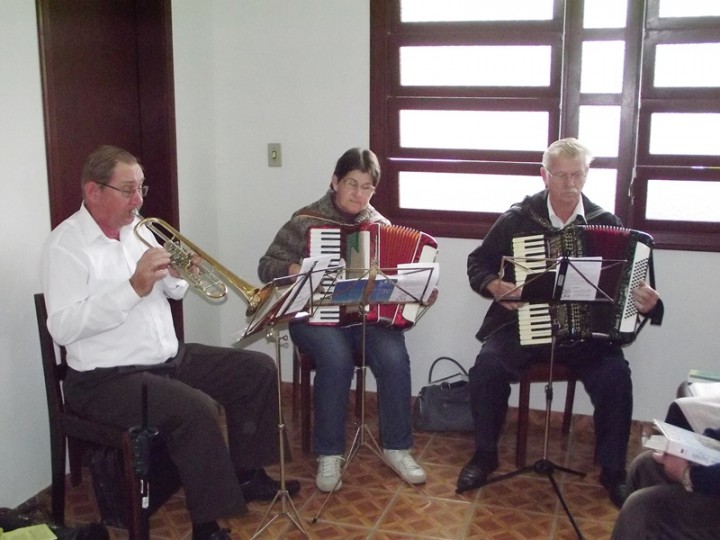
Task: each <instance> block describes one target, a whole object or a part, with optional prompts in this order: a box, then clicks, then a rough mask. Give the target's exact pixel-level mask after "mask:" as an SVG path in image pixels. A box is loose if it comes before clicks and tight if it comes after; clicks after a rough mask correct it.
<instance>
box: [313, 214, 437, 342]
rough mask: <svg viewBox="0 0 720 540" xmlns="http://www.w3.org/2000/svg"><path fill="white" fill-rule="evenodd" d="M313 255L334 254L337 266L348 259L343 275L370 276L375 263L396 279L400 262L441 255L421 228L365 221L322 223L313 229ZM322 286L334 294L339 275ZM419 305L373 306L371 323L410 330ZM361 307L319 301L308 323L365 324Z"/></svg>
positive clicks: (429, 260)
mask: <svg viewBox="0 0 720 540" xmlns="http://www.w3.org/2000/svg"><path fill="white" fill-rule="evenodd" d="M307 234H308V238H307V242H308V244H307V245H308V255H309V256H311V257H316V256H320V255H328V254H330V255H333V256H335V257H336V259H333V261H332V263H331V264H332V265H333V266H337V265H339V264H340V263H341V260H344V261H345V270H344V272H343V273H342V275H340V276H339V278H340V279H356V278H362V277H363V276H364V275H367V273H368V271H369V269H370V268H371V266H373V265H375V264H376V265H377V268H378V269H379V272H380V273H382V274H384V275H385V276H387V277H388V278H391V277H392V276H396V275H397V266H398V265H399V264H405V263H432V262H434V261H435V256H436V254H437V242H436V241H435V239H434V238H433V237H432V236H430V235H428V234H426V233H424V232H421V231H417V230H415V229H411V228H409V227H403V226H399V225H383V224H380V223H362V224H359V225H347V226H343V225H321V226H317V227H310V228H309V229H308V233H307ZM325 279H326V282H324V283H321V287H320V288H321V290H323V291H324V294H325V296H326V297H327V296H328V295H329V294H331V293H332V290H333V287H334V283H335V278H334V277H333V276H330V275H327V276H326V278H325ZM419 307H420V306H419V304H417V303H409V304H370V305H368V306H367V313H366V322H367V323H368V324H383V325H386V326H392V327H396V328H409V327H410V326H412V325H413V324H415V321H416V318H417V315H418V312H419ZM358 308H359V306H352V305H349V306H339V305H318V306H316V307H315V309H314V310H313V314H312V315H311V317H310V319H309V321H308V322H309V324H316V325H329V326H348V325H351V324H359V323H361V322H362V316H361V313H360V311H359V309H358Z"/></svg>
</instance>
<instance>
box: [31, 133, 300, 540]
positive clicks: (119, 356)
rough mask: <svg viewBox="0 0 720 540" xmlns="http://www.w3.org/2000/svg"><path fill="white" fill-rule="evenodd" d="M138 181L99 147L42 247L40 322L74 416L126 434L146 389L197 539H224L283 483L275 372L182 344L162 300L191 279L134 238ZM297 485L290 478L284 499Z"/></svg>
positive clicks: (129, 159)
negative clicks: (276, 475) (252, 505)
mask: <svg viewBox="0 0 720 540" xmlns="http://www.w3.org/2000/svg"><path fill="white" fill-rule="evenodd" d="M144 181H145V178H144V173H143V169H142V167H141V166H140V164H139V163H138V160H137V159H136V158H135V157H134V156H133V155H131V154H130V153H128V152H127V151H125V150H122V149H120V148H117V147H113V146H102V147H100V148H98V149H97V150H95V151H94V152H93V153H92V154H91V155H90V156H89V157H88V159H87V160H86V162H85V165H84V167H83V171H82V181H81V183H82V193H83V202H82V205H81V207H80V209H79V210H78V211H77V212H76V213H75V214H73V215H72V216H70V217H69V218H68V219H66V220H65V221H63V222H62V223H61V224H60V225H58V227H57V228H55V229H54V230H53V231H52V232H51V234H50V236H49V238H48V240H47V241H46V243H45V246H44V249H43V261H42V281H43V289H44V293H45V301H46V303H47V310H48V321H47V324H48V328H49V330H50V334H51V335H52V337H53V339H54V340H55V341H56V342H57V343H58V344H59V345H62V346H65V347H66V349H67V362H68V366H69V368H70V369H69V372H68V374H67V377H66V380H65V385H64V392H65V400H66V404H67V406H68V407H69V408H70V409H72V410H73V412H75V413H76V414H79V415H82V416H85V417H87V418H89V419H92V420H95V421H99V422H103V423H106V424H111V425H115V426H118V427H121V428H130V427H131V426H134V425H137V424H138V421H139V420H140V418H141V413H142V411H141V406H142V404H141V390H142V387H143V386H144V385H146V386H147V389H148V394H147V395H148V398H147V404H148V407H147V419H148V423H149V424H150V425H152V426H154V427H156V428H158V429H159V431H160V433H161V435H162V436H163V437H164V439H165V443H166V446H167V448H168V451H169V454H170V457H171V459H172V460H173V462H174V463H175V465H176V466H177V468H178V470H179V473H180V478H181V481H182V484H183V487H184V490H185V496H186V501H187V508H188V511H189V513H190V516H191V520H192V523H193V540H206V539H212V540H218V539H220V540H224V539H228V538H229V535H228V531H227V530H225V529H221V528H220V526H219V525H218V523H217V520H218V519H220V518H223V517H229V516H232V515H239V514H242V513H245V512H246V511H247V507H246V503H247V502H250V501H252V500H271V499H272V498H273V497H274V496H275V494H276V493H277V491H278V489H279V487H280V483H279V482H277V481H275V480H273V479H271V478H270V477H269V476H268V475H267V474H266V473H265V470H264V469H263V467H264V466H266V465H270V464H272V463H276V462H278V460H279V456H280V453H279V441H278V437H277V425H278V410H277V407H276V406H275V399H276V395H277V374H276V367H275V363H274V361H273V360H272V359H271V358H270V357H269V356H267V355H265V354H263V353H259V352H254V351H244V350H239V349H232V348H222V347H210V346H206V345H201V344H192V343H188V344H183V343H179V342H178V339H177V337H176V334H175V330H174V326H173V320H172V314H171V311H170V305H169V302H168V298H172V299H175V300H180V299H182V298H183V296H184V295H185V293H186V292H187V289H188V283H187V281H185V280H184V279H182V278H181V277H180V276H179V274H178V273H177V272H176V270H175V269H174V268H173V266H172V265H171V257H170V254H169V253H168V251H167V250H166V249H165V248H163V247H161V246H160V245H159V244H157V242H155V246H154V247H148V246H147V245H146V244H145V243H144V242H143V241H141V239H140V238H139V237H138V236H137V235H136V234H135V233H134V230H133V229H134V226H135V224H136V223H137V222H138V220H139V218H138V210H139V208H140V206H141V205H142V203H143V197H145V195H147V192H148V186H147V185H145V184H144ZM147 236H148V237H149V236H151V235H149V234H148V235H147ZM217 404H220V405H222V407H223V408H224V411H225V417H226V422H227V440H228V442H227V445H226V443H225V439H224V437H223V432H222V431H221V428H220V426H219V424H218V407H217ZM299 488H300V485H299V483H298V482H297V481H295V480H292V481H287V482H286V489H287V491H288V492H289V493H290V494H294V493H296V492H297V491H298V490H299Z"/></svg>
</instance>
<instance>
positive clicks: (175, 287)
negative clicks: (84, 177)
mask: <svg viewBox="0 0 720 540" xmlns="http://www.w3.org/2000/svg"><path fill="white" fill-rule="evenodd" d="M137 221H138V219H136V220H135V222H134V223H133V224H131V225H127V226H126V227H123V228H122V229H121V230H120V240H114V239H111V238H108V237H107V236H105V234H103V232H102V230H101V229H100V227H99V226H98V224H97V223H96V222H95V220H94V219H93V217H92V216H91V215H90V213H89V212H88V211H87V209H86V208H85V206H84V205H82V206H81V207H80V210H78V211H77V212H75V213H74V214H73V215H72V216H70V217H69V218H68V219H66V220H65V221H63V222H62V223H61V224H60V225H58V226H57V227H56V228H55V229H54V230H53V231H52V232H51V233H50V236H49V237H48V239H47V241H46V242H45V246H44V249H43V258H42V283H43V290H44V292H45V302H46V305H47V309H48V329H49V330H50V334H51V335H52V337H53V339H54V340H55V341H56V342H57V343H58V344H59V345H63V346H65V347H66V348H67V362H68V365H69V366H70V367H71V368H73V369H75V370H77V371H87V370H91V369H95V368H106V367H114V366H126V365H149V364H157V363H161V362H164V361H165V360H167V359H169V358H171V357H172V356H174V355H175V354H176V353H177V350H178V340H177V336H176V335H175V328H174V326H173V319H172V313H171V311H170V305H169V303H168V300H167V298H168V297H169V298H173V299H181V298H182V297H183V296H184V295H185V292H186V291H187V288H188V284H187V282H186V281H185V280H182V279H176V278H173V277H172V276H168V277H166V278H164V279H163V280H160V281H158V282H157V283H155V286H154V288H153V290H152V292H151V293H150V294H148V295H147V296H145V297H140V296H138V295H137V293H136V292H135V290H134V289H133V288H132V286H131V285H130V281H129V280H130V276H132V274H133V272H134V271H135V267H136V264H137V261H138V260H139V259H140V257H141V256H142V254H143V253H144V252H145V250H147V249H148V248H147V246H146V245H145V244H144V243H142V242H141V241H140V240H139V239H138V238H137V236H136V235H135V232H134V227H135V223H137ZM145 233H146V235H144V237H146V238H147V239H148V240H149V241H150V242H151V243H152V244H153V245H157V241H156V240H155V238H154V237H153V235H152V233H150V232H149V231H147V230H146V231H145Z"/></svg>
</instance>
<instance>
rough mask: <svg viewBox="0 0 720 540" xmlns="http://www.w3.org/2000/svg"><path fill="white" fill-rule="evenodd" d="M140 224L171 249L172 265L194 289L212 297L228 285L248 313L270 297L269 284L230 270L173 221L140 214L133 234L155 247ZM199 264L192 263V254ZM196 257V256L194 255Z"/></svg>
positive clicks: (219, 294) (169, 250)
mask: <svg viewBox="0 0 720 540" xmlns="http://www.w3.org/2000/svg"><path fill="white" fill-rule="evenodd" d="M142 227H145V228H147V229H148V230H149V231H150V232H152V233H153V234H154V235H155V236H156V237H157V238H158V240H159V241H160V244H161V245H162V246H163V247H164V248H165V249H166V250H167V251H168V253H170V262H171V264H172V267H173V268H174V269H175V271H177V273H178V274H180V276H182V278H183V279H185V280H186V281H187V282H188V283H189V284H190V285H191V286H192V287H193V288H194V289H195V290H197V291H198V292H199V293H200V294H202V295H203V296H205V297H207V298H209V299H211V300H219V299H221V298H224V297H225V296H226V295H227V291H228V285H229V286H231V287H232V288H233V289H235V291H236V292H237V293H238V294H240V296H242V297H243V298H244V299H245V301H246V302H247V303H248V307H247V310H246V312H245V314H246V315H247V316H251V315H253V314H255V312H256V311H257V310H258V309H260V308H261V307H262V306H263V305H264V304H265V302H266V301H267V300H268V299H269V298H270V292H271V291H272V289H271V287H270V286H269V285H265V286H264V287H262V288H258V287H255V286H253V285H250V284H249V283H248V282H246V281H244V280H243V279H241V278H239V277H238V276H236V275H235V274H233V273H232V272H230V270H228V269H227V268H225V267H224V266H222V265H221V264H220V263H219V262H217V261H216V260H215V259H213V258H212V257H210V256H209V255H208V254H207V253H205V252H204V251H202V250H201V249H200V248H199V247H197V246H196V245H195V244H193V243H192V242H190V240H188V239H187V238H185V237H184V236H183V235H182V234H180V232H179V231H178V230H177V229H175V228H174V227H173V226H172V225H170V224H169V223H167V222H166V221H164V220H162V219H160V218H154V217H149V218H143V219H141V220H140V221H139V222H138V223H137V225H135V234H136V235H137V237H138V238H139V239H140V240H141V241H142V242H143V243H144V244H145V245H146V246H148V247H154V246H153V245H152V244H150V243H149V242H148V241H147V240H146V239H145V238H144V237H143V236H142V234H140V229H141V228H142ZM196 256H197V257H200V259H202V261H200V264H193V259H195V257H196ZM195 260H197V259H195Z"/></svg>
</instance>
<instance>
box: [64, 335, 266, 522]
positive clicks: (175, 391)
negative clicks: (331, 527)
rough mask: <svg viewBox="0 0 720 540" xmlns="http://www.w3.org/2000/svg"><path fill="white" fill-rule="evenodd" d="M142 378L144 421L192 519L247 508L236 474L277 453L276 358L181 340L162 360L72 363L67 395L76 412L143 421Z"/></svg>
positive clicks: (122, 423)
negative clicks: (170, 465)
mask: <svg viewBox="0 0 720 540" xmlns="http://www.w3.org/2000/svg"><path fill="white" fill-rule="evenodd" d="M143 385H147V389H148V424H149V425H151V426H153V427H156V428H158V430H159V431H160V433H161V434H162V436H163V437H164V440H165V443H166V446H167V448H168V452H169V454H170V457H171V459H172V460H173V462H174V463H175V465H176V466H177V468H178V470H179V472H180V479H181V481H182V484H183V488H184V490H185V496H186V500H187V507H188V511H189V512H190V515H191V518H192V521H193V522H194V523H202V522H206V521H212V520H215V519H218V518H221V517H225V516H229V515H233V514H240V513H244V512H246V511H247V507H246V506H245V501H244V500H243V497H242V492H241V491H240V485H239V482H238V480H237V477H236V473H237V472H238V471H241V470H247V469H252V468H256V467H261V466H265V465H270V464H272V463H276V462H277V461H278V459H279V448H278V435H277V433H278V408H277V371H276V367H275V363H274V361H273V360H272V359H271V358H270V357H269V356H267V355H266V354H263V353H258V352H254V351H245V350H239V349H231V348H223V347H209V346H205V345H199V344H187V345H180V350H179V351H178V355H177V356H176V357H175V358H172V359H170V360H168V362H166V363H164V364H160V365H155V366H132V367H122V368H109V369H95V370H92V371H88V372H77V371H72V370H70V372H69V374H68V377H67V379H66V382H65V397H66V402H67V404H68V407H69V408H71V409H72V410H73V411H74V412H76V413H77V414H80V415H82V416H85V417H87V418H90V419H93V420H97V421H99V422H103V423H106V424H111V425H115V426H119V427H122V428H130V427H132V426H136V425H140V424H141V419H142V416H141V415H142V411H141V409H142V400H141V396H142V386H143ZM218 404H219V405H222V407H223V408H224V410H225V419H226V423H227V444H226V442H225V438H224V436H223V431H222V429H221V426H220V424H219V422H218V421H219V408H218Z"/></svg>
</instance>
